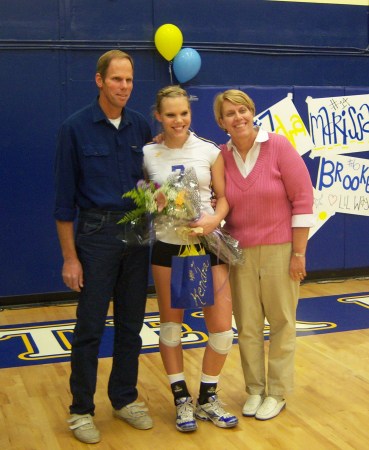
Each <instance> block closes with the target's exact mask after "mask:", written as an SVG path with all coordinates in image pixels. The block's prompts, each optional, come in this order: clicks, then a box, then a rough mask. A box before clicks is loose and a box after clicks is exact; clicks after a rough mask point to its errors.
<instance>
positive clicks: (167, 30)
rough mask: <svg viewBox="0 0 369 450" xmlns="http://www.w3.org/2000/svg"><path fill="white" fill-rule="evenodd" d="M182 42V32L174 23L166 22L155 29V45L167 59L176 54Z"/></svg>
mask: <svg viewBox="0 0 369 450" xmlns="http://www.w3.org/2000/svg"><path fill="white" fill-rule="evenodd" d="M182 43H183V36H182V32H181V30H180V29H179V28H178V27H176V26H175V25H172V24H171V23H166V24H165V25H162V26H161V27H159V28H158V29H157V30H156V33H155V46H156V48H157V50H158V52H159V53H160V54H161V55H162V56H164V58H165V59H166V60H167V61H171V60H172V59H173V58H174V57H175V56H176V54H177V53H178V52H179V51H180V50H181V47H182Z"/></svg>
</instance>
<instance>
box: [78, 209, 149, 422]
mask: <svg viewBox="0 0 369 450" xmlns="http://www.w3.org/2000/svg"><path fill="white" fill-rule="evenodd" d="M121 217H122V215H120V216H118V215H117V214H116V213H108V214H101V213H96V212H94V213H93V212H82V213H80V216H79V221H78V226H77V233H76V247H77V252H78V257H79V259H80V261H81V264H82V267H83V277H84V287H83V289H82V291H81V294H80V297H79V301H78V306H77V323H76V327H75V330H74V335H73V341H72V355H71V369H72V372H71V377H70V388H71V392H72V396H73V403H72V405H71V406H70V412H71V414H87V413H89V414H92V415H93V414H94V409H95V405H94V394H95V390H96V380H97V367H98V353H99V347H100V343H101V338H102V335H103V332H104V328H105V323H106V316H107V312H108V307H109V303H110V300H111V299H113V305H114V347H113V361H112V370H111V373H110V378H109V385H108V395H109V398H110V401H111V404H112V406H113V408H114V409H120V408H122V407H123V406H125V405H127V404H129V403H132V402H133V401H135V400H136V399H137V396H138V392H137V388H136V385H137V376H138V359H139V354H140V351H141V345H142V341H141V337H140V331H141V328H142V325H143V321H144V316H145V307H146V297H147V283H148V269H149V247H147V246H137V245H130V244H127V243H125V242H123V241H122V239H118V238H117V236H118V235H119V234H120V235H122V234H123V238H124V234H125V233H127V234H128V233H129V231H130V230H129V226H128V225H127V226H124V225H117V223H116V222H117V221H118V220H119V219H120V218H121Z"/></svg>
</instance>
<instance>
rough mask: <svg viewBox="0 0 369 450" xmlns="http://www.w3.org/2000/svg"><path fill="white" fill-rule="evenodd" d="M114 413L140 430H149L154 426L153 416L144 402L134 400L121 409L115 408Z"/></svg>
mask: <svg viewBox="0 0 369 450" xmlns="http://www.w3.org/2000/svg"><path fill="white" fill-rule="evenodd" d="M113 415H114V416H115V417H117V418H118V419H121V420H123V421H124V422H127V423H128V424H129V425H131V427H133V428H137V429H138V430H149V429H150V428H152V426H153V422H152V418H151V417H150V415H149V413H148V409H147V408H146V406H145V403H143V402H133V403H130V404H129V405H126V406H123V408H121V409H114V410H113Z"/></svg>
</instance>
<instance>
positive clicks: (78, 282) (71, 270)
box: [62, 258, 83, 292]
mask: <svg viewBox="0 0 369 450" xmlns="http://www.w3.org/2000/svg"><path fill="white" fill-rule="evenodd" d="M62 276H63V281H64V283H65V284H66V285H67V286H68V287H69V288H70V289H72V290H73V291H77V292H81V289H82V288H83V269H82V265H81V263H80V262H79V260H78V259H77V258H76V259H72V260H67V261H64V265H63V270H62Z"/></svg>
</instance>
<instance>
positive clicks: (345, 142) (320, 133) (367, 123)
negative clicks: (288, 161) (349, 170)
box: [306, 94, 369, 154]
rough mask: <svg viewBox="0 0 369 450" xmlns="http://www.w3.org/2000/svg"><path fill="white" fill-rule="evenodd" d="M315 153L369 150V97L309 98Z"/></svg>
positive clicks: (310, 123)
mask: <svg viewBox="0 0 369 450" xmlns="http://www.w3.org/2000/svg"><path fill="white" fill-rule="evenodd" d="M306 101H307V103H308V109H309V126H310V135H311V137H312V139H313V141H314V144H315V148H314V149H313V150H314V153H315V152H317V153H318V154H319V153H321V151H322V150H325V151H327V150H329V153H330V154H331V153H332V154H343V153H355V152H362V151H366V150H369V95H368V94H366V95H351V96H343V97H327V98H316V99H313V98H310V97H309V98H307V100H306Z"/></svg>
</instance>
